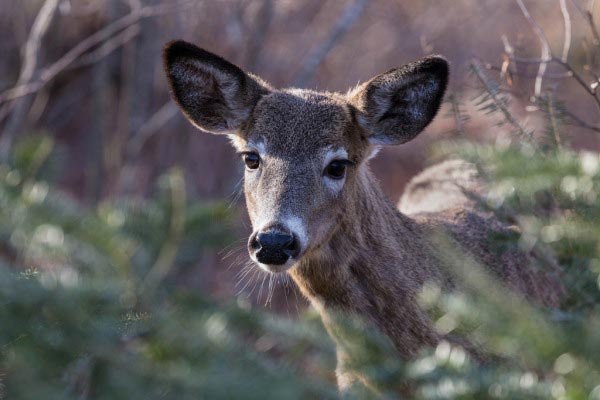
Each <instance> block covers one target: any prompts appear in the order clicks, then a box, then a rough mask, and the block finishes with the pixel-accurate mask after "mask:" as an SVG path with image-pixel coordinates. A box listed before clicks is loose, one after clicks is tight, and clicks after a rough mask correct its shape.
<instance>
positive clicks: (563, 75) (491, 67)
mask: <svg viewBox="0 0 600 400" xmlns="http://www.w3.org/2000/svg"><path fill="white" fill-rule="evenodd" d="M483 67H484V68H485V69H489V70H492V71H499V72H503V71H504V72H505V73H508V74H510V75H514V76H522V77H525V78H535V77H536V76H537V74H531V73H529V74H528V73H527V72H518V71H513V70H512V69H510V68H509V69H506V70H505V69H504V68H503V67H499V66H497V65H494V64H490V63H484V64H483ZM544 77H545V78H546V79H569V78H572V77H573V74H572V73H571V72H569V71H567V72H557V73H550V72H547V73H546V74H544Z"/></svg>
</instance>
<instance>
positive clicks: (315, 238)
mask: <svg viewBox="0 0 600 400" xmlns="http://www.w3.org/2000/svg"><path fill="white" fill-rule="evenodd" d="M163 62H164V68H165V74H166V77H167V81H168V85H169V88H170V93H171V95H172V97H173V99H174V101H175V102H176V103H177V105H178V107H179V108H180V109H181V111H182V112H183V114H184V115H185V117H186V118H187V119H188V120H189V121H190V122H191V123H192V124H193V125H194V126H195V127H196V128H199V129H200V130H201V131H204V132H209V133H212V134H218V135H225V136H227V137H228V138H229V140H230V141H231V143H232V144H233V146H234V147H235V149H236V151H237V152H238V153H239V155H240V157H241V159H242V161H243V163H244V164H245V172H244V193H245V199H246V206H247V211H248V214H249V217H250V221H251V225H252V229H253V231H252V233H251V235H250V236H249V239H248V244H247V247H248V253H249V256H250V258H251V259H252V260H253V261H254V262H255V263H256V265H257V266H258V267H259V268H261V269H263V270H264V271H267V272H268V273H271V274H285V273H287V274H289V275H290V276H291V277H292V279H293V281H294V282H295V284H296V285H297V286H298V288H299V289H300V291H301V293H302V294H303V295H304V296H305V297H306V298H307V299H308V300H309V302H310V303H311V304H312V306H313V307H314V308H315V309H316V310H317V311H318V312H319V314H320V316H321V317H322V320H323V322H324V325H325V327H326V329H327V330H328V332H329V333H330V335H331V336H334V341H336V338H335V327H334V324H335V317H334V316H335V313H337V312H340V311H341V312H345V313H348V314H350V315H357V316H360V317H362V318H364V319H365V320H367V321H369V323H370V324H372V325H373V326H375V327H376V328H377V329H378V330H379V331H380V332H381V333H382V334H383V335H385V337H387V338H389V340H390V341H391V342H392V343H393V346H394V348H395V349H396V350H397V352H398V354H399V356H400V357H401V358H404V359H411V358H413V357H415V356H416V355H417V353H418V352H419V351H420V349H422V348H423V347H425V346H436V345H437V344H438V343H439V342H440V341H441V340H444V336H443V335H440V334H439V333H437V332H436V330H435V328H434V325H433V323H432V321H431V320H430V318H429V317H428V315H427V314H426V313H425V312H424V311H423V309H422V308H421V307H420V305H419V302H418V295H419V292H420V291H421V290H422V288H423V285H424V284H425V283H426V282H428V281H438V282H442V283H443V282H447V281H448V279H449V278H448V277H447V273H446V272H444V267H443V265H442V264H443V260H440V257H439V256H438V255H437V254H436V249H435V244H434V243H433V242H432V241H431V240H430V232H431V231H432V230H433V229H435V228H441V229H443V230H444V231H445V232H448V233H449V235H450V236H451V237H452V238H453V239H454V240H455V241H456V243H457V244H458V245H459V246H461V248H463V249H465V251H466V252H467V253H468V254H470V255H472V256H473V257H475V258H476V259H477V260H479V261H481V263H482V265H485V266H486V267H488V268H489V269H490V270H491V272H492V273H493V274H495V275H494V276H497V277H498V280H499V281H500V282H502V283H503V284H505V285H506V286H507V287H508V288H510V289H511V290H514V291H515V292H517V293H520V294H521V295H522V296H524V297H526V298H527V299H529V300H531V301H533V302H535V303H537V304H541V305H545V306H549V307H555V306H557V305H558V304H559V303H560V299H561V297H562V292H563V289H562V285H561V283H560V278H559V276H558V277H557V275H556V274H550V273H548V274H545V273H543V271H542V272H540V271H539V270H532V269H531V268H528V265H530V264H531V263H532V259H533V258H534V256H533V255H532V254H530V253H527V252H523V251H520V250H518V249H516V250H515V249H513V250H507V251H505V253H503V254H497V253H496V252H495V251H492V250H491V249H490V246H491V245H490V240H489V237H490V234H491V233H492V232H497V231H499V232H503V231H507V230H509V229H512V228H511V227H508V226H507V225H506V224H504V223H502V222H500V221H499V220H498V219H496V218H495V217H494V216H493V215H491V214H490V213H489V212H486V211H485V210H483V211H480V210H478V209H477V205H476V202H475V201H473V199H472V197H470V196H467V195H465V191H464V188H465V187H466V188H467V189H469V188H470V189H472V190H473V191H474V192H478V191H481V190H483V189H482V186H483V185H482V184H481V181H480V180H479V178H478V176H477V170H476V169H475V168H474V167H473V165H471V164H469V163H467V162H465V161H461V160H450V161H445V162H443V163H441V164H438V165H434V166H432V167H430V168H428V169H426V170H425V171H423V172H422V173H421V174H419V175H418V176H417V177H415V178H414V179H413V181H412V182H411V183H409V185H408V187H407V189H406V191H405V193H404V194H403V196H402V199H401V201H400V204H399V207H397V206H396V205H394V204H393V203H392V202H391V201H390V200H389V199H388V198H387V197H386V196H385V195H384V194H383V192H382V189H381V188H380V187H379V185H378V184H377V180H376V179H375V177H374V175H373V173H372V172H371V171H370V169H369V160H370V159H372V158H373V157H374V156H375V155H376V154H377V152H378V150H379V149H380V148H381V147H382V146H388V145H401V144H404V143H406V142H409V141H410V140H412V139H413V138H415V137H416V136H417V135H419V134H420V133H421V132H422V131H423V130H424V129H425V128H426V127H427V126H428V125H429V123H430V122H431V121H432V120H433V119H434V117H435V115H436V113H437V112H438V110H439V109H440V106H441V104H442V101H443V97H444V93H445V90H446V87H447V85H448V80H449V64H448V62H447V61H446V60H445V59H444V58H443V57H441V56H428V57H425V58H422V59H420V60H418V61H415V62H412V63H409V64H406V65H402V66H400V67H397V68H393V69H391V70H389V71H387V72H384V73H382V74H380V75H377V76H375V77H373V78H371V79H369V80H367V81H365V82H364V83H362V84H359V85H357V86H355V87H353V88H351V89H349V90H348V91H347V92H346V93H335V92H320V91H313V90H309V89H298V88H286V89H276V88H274V87H272V86H271V85H270V84H269V83H267V82H266V81H265V80H263V79H261V78H259V77H258V76H256V75H253V74H252V73H250V72H246V71H244V70H242V69H241V68H240V67H238V66H236V65H234V64H232V63H231V62H229V61H227V60H225V59H223V58H221V57H220V56H218V55H216V54H214V53H211V52H209V51H207V50H204V49H202V48H199V47H197V46H195V45H193V44H190V43H187V42H185V41H173V42H170V43H168V44H167V45H166V46H165V48H164V51H163ZM454 182H458V183H459V184H457V185H455V184H454ZM350 357H351V356H350V355H349V354H348V353H347V351H346V350H345V349H344V346H341V345H339V344H338V346H337V360H338V365H337V367H336V375H337V380H338V386H339V388H340V390H342V391H345V390H348V389H349V388H352V387H353V386H355V385H358V384H360V383H361V380H362V378H361V376H358V375H357V374H356V373H353V371H352V370H351V368H349V367H348V364H349V358H350ZM363 383H364V382H363Z"/></svg>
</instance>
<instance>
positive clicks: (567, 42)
mask: <svg viewBox="0 0 600 400" xmlns="http://www.w3.org/2000/svg"><path fill="white" fill-rule="evenodd" d="M559 2H560V12H561V14H562V16H563V22H564V25H565V38H564V43H563V51H562V57H561V60H562V61H563V62H567V60H568V59H569V50H570V48H571V15H570V14H569V8H568V7H567V1H566V0H559Z"/></svg>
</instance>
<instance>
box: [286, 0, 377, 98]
mask: <svg viewBox="0 0 600 400" xmlns="http://www.w3.org/2000/svg"><path fill="white" fill-rule="evenodd" d="M368 2H369V0H354V2H352V3H350V4H349V5H348V6H347V7H346V9H345V10H344V12H343V13H342V14H341V15H340V17H339V18H338V20H337V21H336V23H335V25H334V27H333V30H332V31H331V34H330V35H329V38H328V39H327V40H325V41H324V42H323V43H321V45H320V46H319V47H317V48H316V49H315V50H314V51H313V52H312V54H310V55H309V56H308V59H307V61H306V62H305V63H304V67H303V68H302V70H300V72H299V73H298V75H297V77H296V79H295V80H294V84H295V85H296V86H300V87H302V86H304V85H306V83H307V82H308V81H309V79H310V78H311V77H312V76H313V75H314V74H315V72H316V71H317V68H319V65H321V63H322V62H323V60H324V59H325V57H326V56H327V54H329V52H330V51H331V50H332V49H333V48H334V47H335V45H336V44H337V43H338V41H339V40H340V39H341V38H342V37H343V36H344V35H345V34H346V33H347V32H348V31H349V30H350V28H351V27H352V26H353V25H354V23H355V22H356V21H357V20H358V18H359V17H360V15H361V14H362V12H363V10H364V9H365V6H366V5H367V3H368Z"/></svg>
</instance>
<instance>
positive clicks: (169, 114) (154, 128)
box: [127, 100, 177, 157]
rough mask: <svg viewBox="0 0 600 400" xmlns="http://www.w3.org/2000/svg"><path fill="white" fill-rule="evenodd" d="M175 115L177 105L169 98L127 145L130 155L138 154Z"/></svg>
mask: <svg viewBox="0 0 600 400" xmlns="http://www.w3.org/2000/svg"><path fill="white" fill-rule="evenodd" d="M175 115H177V107H176V106H175V104H174V103H173V102H172V101H171V100H169V101H167V102H166V103H165V104H164V105H163V106H162V107H161V108H160V109H159V110H158V111H157V112H155V113H154V115H152V117H150V118H149V119H148V121H146V123H144V125H142V126H141V127H140V129H138V131H137V132H136V133H135V134H134V135H133V137H132V139H131V141H130V142H129V145H128V146H127V154H128V156H129V157H132V156H135V155H137V154H138V153H139V152H140V150H141V149H142V148H143V147H144V144H145V143H146V142H147V141H148V139H150V138H151V137H152V136H153V135H154V134H155V133H156V132H158V131H159V130H160V128H162V127H163V126H164V125H165V124H166V123H167V122H169V120H170V119H171V118H173V117H174V116H175Z"/></svg>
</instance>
